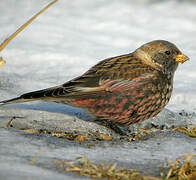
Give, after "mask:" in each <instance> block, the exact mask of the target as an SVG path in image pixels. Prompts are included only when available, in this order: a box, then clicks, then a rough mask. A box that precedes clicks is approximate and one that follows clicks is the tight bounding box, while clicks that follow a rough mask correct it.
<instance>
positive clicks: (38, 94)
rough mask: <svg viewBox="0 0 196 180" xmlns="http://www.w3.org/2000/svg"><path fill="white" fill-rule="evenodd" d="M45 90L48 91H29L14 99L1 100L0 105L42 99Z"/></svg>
mask: <svg viewBox="0 0 196 180" xmlns="http://www.w3.org/2000/svg"><path fill="white" fill-rule="evenodd" d="M45 92H46V89H43V90H39V91H34V92H29V93H26V94H23V95H21V96H19V97H16V98H13V99H8V100H4V101H0V105H7V104H17V103H24V102H29V101H37V100H40V99H44V97H45Z"/></svg>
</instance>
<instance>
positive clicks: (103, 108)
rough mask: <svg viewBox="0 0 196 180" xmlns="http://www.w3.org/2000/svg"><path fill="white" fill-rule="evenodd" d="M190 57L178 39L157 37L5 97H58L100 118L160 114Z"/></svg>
mask: <svg viewBox="0 0 196 180" xmlns="http://www.w3.org/2000/svg"><path fill="white" fill-rule="evenodd" d="M187 60H188V57H187V56H185V55H184V54H182V52H181V51H180V50H179V49H178V48H177V47H176V46H175V45H174V44H172V43H170V42H168V41H165V40H155V41H152V42H149V43H147V44H144V45H142V46H141V47H140V48H138V49H136V50H135V51H134V52H132V53H129V54H125V55H121V56H117V57H112V58H108V59H105V60H103V61H101V62H99V63H98V64H97V65H95V66H93V67H92V68H90V69H89V70H88V71H87V72H86V73H84V74H83V75H82V76H79V77H77V78H74V79H73V80H70V81H68V82H66V83H64V84H62V85H60V86H56V87H52V88H47V89H43V90H39V91H35V92H30V93H26V94H23V95H21V96H20V97H17V98H14V99H11V100H7V101H2V102H0V103H1V104H12V103H22V102H27V101H37V100H43V101H53V102H56V103H62V104H67V105H70V106H75V107H80V108H84V109H85V110H87V111H88V112H89V113H90V114H91V115H93V117H95V118H96V119H98V120H100V121H107V122H110V123H112V124H114V125H115V124H117V125H129V124H132V123H136V122H139V121H143V120H145V119H148V118H150V117H154V116H155V115H157V114H158V113H159V112H160V111H161V110H162V109H163V108H164V107H165V105H166V104H167V103H168V102H169V99H170V97H171V93H172V89H173V77H174V72H175V70H176V69H177V67H178V64H179V63H184V62H185V61H187Z"/></svg>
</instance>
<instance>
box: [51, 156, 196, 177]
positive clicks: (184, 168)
mask: <svg viewBox="0 0 196 180" xmlns="http://www.w3.org/2000/svg"><path fill="white" fill-rule="evenodd" d="M194 156H195V155H193V154H187V155H184V156H181V157H179V158H177V159H176V160H175V162H172V161H170V160H167V162H166V166H164V168H166V169H168V171H167V173H163V172H160V177H153V176H142V175H140V174H141V172H139V171H137V170H135V169H125V168H123V167H119V166H117V164H116V163H114V164H111V165H104V164H103V163H101V164H94V163H91V162H90V161H89V160H88V159H87V158H86V157H81V158H77V159H76V160H75V161H73V162H68V161H61V162H57V161H56V162H55V163H56V164H58V165H60V166H61V167H62V168H63V169H64V170H65V171H68V172H73V173H75V174H78V175H82V176H88V177H90V178H96V179H100V178H105V179H108V180H162V179H164V180H166V179H167V180H194V179H196V160H195V158H194Z"/></svg>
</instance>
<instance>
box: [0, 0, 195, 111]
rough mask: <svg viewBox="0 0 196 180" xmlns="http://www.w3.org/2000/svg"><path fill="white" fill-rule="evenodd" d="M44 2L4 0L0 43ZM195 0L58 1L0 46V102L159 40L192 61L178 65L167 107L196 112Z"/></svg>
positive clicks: (44, 107)
mask: <svg viewBox="0 0 196 180" xmlns="http://www.w3.org/2000/svg"><path fill="white" fill-rule="evenodd" d="M49 2H51V1H49V0H36V1H34V0H20V1H18V0H1V3H0V9H1V11H0V42H2V41H3V40H5V39H6V38H7V37H8V36H9V35H10V34H11V33H13V32H14V31H15V30H16V29H17V28H18V27H19V26H21V25H22V24H23V23H25V22H26V21H27V20H28V19H29V18H30V17H32V15H34V14H35V13H36V12H38V11H39V10H40V9H41V8H43V7H44V6H45V5H46V4H48V3H49ZM195 20H196V1H189V0H184V1H183V0H168V1H167V0H165V1H163V0H137V1H135V0H123V1H119V0H112V1H108V0H99V1H98V0H97V1H90V0H82V1H78V0H72V1H70V0H63V1H59V2H57V3H56V4H55V5H54V6H52V7H51V8H49V9H48V10H47V11H46V12H44V14H42V15H41V16H39V17H38V18H37V19H36V20H35V21H34V22H33V23H32V24H31V25H29V26H28V27H27V28H26V29H25V30H24V31H22V32H21V33H20V34H19V35H18V36H17V37H16V38H15V39H14V40H13V41H11V43H10V44H9V45H8V46H7V47H6V48H5V49H4V50H3V51H2V52H1V56H3V58H4V59H5V60H6V62H7V63H6V64H5V65H4V66H3V67H1V68H0V100H4V99H9V98H13V97H15V96H18V95H21V94H23V93H26V92H29V91H34V90H38V89H42V88H47V87H50V86H55V85H59V84H62V83H64V82H65V81H67V80H70V79H72V78H74V77H76V76H79V75H81V74H82V73H84V72H85V71H87V70H88V69H89V68H90V67H91V66H93V65H95V64H96V63H98V62H99V61H100V60H102V59H105V58H108V57H112V56H116V55H120V54H124V53H129V52H132V51H134V50H135V49H136V48H138V47H139V46H141V45H142V44H144V43H146V42H148V41H152V40H155V39H164V40H168V41H171V42H173V43H174V44H176V45H177V46H178V47H179V49H180V50H181V51H182V52H183V53H184V54H186V55H187V56H189V58H190V61H189V62H186V63H184V64H183V65H180V66H179V68H178V70H177V72H176V74H175V81H174V92H173V95H172V99H171V101H170V103H169V105H168V106H167V108H169V109H170V110H173V111H176V112H180V111H182V110H186V111H188V112H194V111H196V43H195V42H196V21H195ZM17 107H20V108H27V109H42V110H48V111H57V112H66V113H70V114H71V113H73V114H77V113H80V111H79V110H75V109H74V110H73V109H70V108H69V107H65V106H63V105H57V104H54V103H41V102H36V103H30V104H28V103H27V104H23V105H17Z"/></svg>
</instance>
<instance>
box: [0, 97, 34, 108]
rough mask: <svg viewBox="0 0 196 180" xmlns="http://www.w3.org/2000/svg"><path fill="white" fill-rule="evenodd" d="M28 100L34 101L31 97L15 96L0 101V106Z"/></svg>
mask: <svg viewBox="0 0 196 180" xmlns="http://www.w3.org/2000/svg"><path fill="white" fill-rule="evenodd" d="M29 101H35V100H33V99H24V98H22V97H17V98H13V99H8V100H5V101H0V106H2V105H7V104H17V103H23V102H29Z"/></svg>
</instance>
